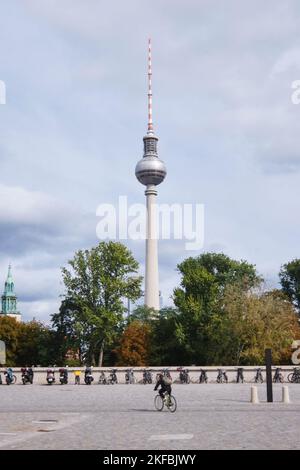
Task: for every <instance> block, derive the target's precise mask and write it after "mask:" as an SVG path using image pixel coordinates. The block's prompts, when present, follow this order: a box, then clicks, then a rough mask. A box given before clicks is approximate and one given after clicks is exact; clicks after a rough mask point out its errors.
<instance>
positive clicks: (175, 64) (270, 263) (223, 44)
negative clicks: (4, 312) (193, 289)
mask: <svg viewBox="0 0 300 470" xmlns="http://www.w3.org/2000/svg"><path fill="white" fill-rule="evenodd" d="M299 31H300V4H299V1H298V0H295V1H292V0H291V1H288V0H287V1H285V2H282V1H281V0H272V1H265V2H261V1H256V0H251V1H243V2H241V1H238V0H236V1H233V0H226V1H225V0H223V1H220V0H218V1H216V0H209V1H204V0H184V1H183V0H180V1H179V0H164V1H162V0H152V2H149V1H146V0H127V1H126V2H125V1H122V0H118V1H116V0H115V1H114V0H111V1H110V2H107V1H102V0H85V1H82V0H81V1H80V0H9V1H7V0H6V1H5V0H0V50H1V52H0V80H3V81H4V82H5V84H6V89H7V103H6V105H0V123H1V124H0V287H1V285H2V283H4V280H5V277H6V272H7V266H8V263H9V262H11V263H12V265H13V273H14V278H15V283H16V289H17V294H18V297H19V307H20V310H21V312H22V314H23V318H24V319H25V320H29V319H31V318H32V317H33V316H34V317H36V318H38V319H42V320H45V321H47V320H48V319H49V315H50V314H51V313H54V312H55V311H56V310H57V308H58V306H59V303H60V297H59V296H60V295H61V294H62V293H63V286H62V283H61V276H60V267H61V266H63V265H65V264H66V263H67V260H68V259H70V257H71V256H72V254H73V253H74V251H75V250H77V249H79V248H86V247H87V248H88V247H91V246H93V245H95V244H96V243H97V241H98V240H97V237H96V225H97V222H98V219H97V217H96V208H97V206H98V205H99V204H101V203H113V204H117V202H118V197H119V195H127V196H128V199H129V201H130V202H131V203H133V202H138V203H142V202H143V201H144V195H143V187H142V186H141V185H140V184H139V183H138V182H137V181H136V179H135V175H134V168H135V164H136V162H137V161H138V159H139V158H141V157H142V137H143V135H144V133H145V130H146V118H147V108H146V106H147V103H146V56H147V38H148V36H151V37H152V43H153V74H154V75H153V88H154V91H153V100H154V111H153V115H154V124H155V130H156V133H157V135H158V136H159V138H160V141H159V154H160V157H161V158H162V159H163V160H164V161H165V163H166V165H167V168H168V176H167V179H166V180H165V183H164V184H163V185H161V186H160V187H159V201H160V202H164V203H174V202H177V203H202V204H204V205H205V243H204V247H203V250H205V251H208V250H214V251H223V252H225V253H226V254H228V255H230V256H232V257H235V258H237V259H241V258H243V259H246V260H248V261H250V262H252V263H254V264H256V266H257V269H258V270H259V272H260V273H262V274H263V276H264V277H265V279H266V280H267V282H268V283H269V284H270V285H276V283H277V282H278V277H277V274H278V271H279V268H280V265H281V264H282V263H284V262H286V261H288V260H290V259H292V258H294V257H299V240H300V237H299V229H300V218H299V201H300V185H299V177H300V145H299V135H300V132H299V123H300V105H295V104H293V103H292V101H291V95H292V88H291V87H292V82H293V81H295V80H299V79H300V36H299ZM128 246H129V247H130V248H131V249H132V251H133V253H134V255H135V256H136V258H137V259H138V261H139V262H140V263H141V271H143V257H144V243H142V242H130V243H128ZM184 246H185V245H184V241H182V242H181V241H176V242H175V241H172V240H170V241H162V242H160V246H159V256H160V283H161V290H162V294H163V299H164V303H165V304H170V302H171V300H170V295H171V293H172V289H173V287H174V286H175V285H176V284H177V283H178V276H177V273H176V264H177V263H178V262H179V261H180V260H181V259H183V258H184V257H186V256H190V255H196V254H199V253H200V252H201V251H198V252H187V251H185V248H184ZM203 250H202V251H203ZM1 289H2V287H1Z"/></svg>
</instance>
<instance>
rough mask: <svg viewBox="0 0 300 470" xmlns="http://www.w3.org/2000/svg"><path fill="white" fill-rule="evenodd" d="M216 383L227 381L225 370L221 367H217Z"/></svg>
mask: <svg viewBox="0 0 300 470" xmlns="http://www.w3.org/2000/svg"><path fill="white" fill-rule="evenodd" d="M217 383H218V384H223V383H226V384H227V383H228V377H227V374H226V371H225V370H223V369H218V375H217Z"/></svg>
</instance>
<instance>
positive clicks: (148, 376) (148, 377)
mask: <svg viewBox="0 0 300 470" xmlns="http://www.w3.org/2000/svg"><path fill="white" fill-rule="evenodd" d="M152 381H153V379H152V373H151V371H150V370H148V369H144V370H143V384H144V385H146V384H152Z"/></svg>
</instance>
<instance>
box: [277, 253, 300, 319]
mask: <svg viewBox="0 0 300 470" xmlns="http://www.w3.org/2000/svg"><path fill="white" fill-rule="evenodd" d="M279 278H280V283H281V286H282V291H283V292H284V293H285V294H286V295H287V297H288V298H289V299H290V301H291V302H293V304H294V306H295V307H296V309H297V311H298V312H299V313H300V259H294V260H293V261H290V262H289V263H286V264H284V265H283V266H282V267H281V270H280V272H279Z"/></svg>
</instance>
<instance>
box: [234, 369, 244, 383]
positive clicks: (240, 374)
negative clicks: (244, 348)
mask: <svg viewBox="0 0 300 470" xmlns="http://www.w3.org/2000/svg"><path fill="white" fill-rule="evenodd" d="M239 382H242V383H244V369H243V368H242V367H238V369H237V373H236V383H239Z"/></svg>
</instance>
